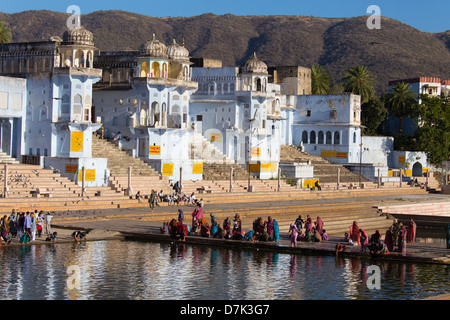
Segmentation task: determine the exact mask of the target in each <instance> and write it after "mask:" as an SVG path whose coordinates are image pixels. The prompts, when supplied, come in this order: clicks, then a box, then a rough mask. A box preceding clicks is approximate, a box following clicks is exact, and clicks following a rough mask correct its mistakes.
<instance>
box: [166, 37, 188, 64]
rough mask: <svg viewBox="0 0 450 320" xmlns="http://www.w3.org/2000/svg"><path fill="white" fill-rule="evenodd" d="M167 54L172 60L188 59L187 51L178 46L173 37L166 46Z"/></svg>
mask: <svg viewBox="0 0 450 320" xmlns="http://www.w3.org/2000/svg"><path fill="white" fill-rule="evenodd" d="M167 55H168V56H169V59H173V60H181V61H188V60H189V51H188V50H187V49H186V48H185V47H183V46H180V45H179V44H178V43H177V42H176V41H175V39H173V43H172V44H171V45H170V46H169V47H168V48H167Z"/></svg>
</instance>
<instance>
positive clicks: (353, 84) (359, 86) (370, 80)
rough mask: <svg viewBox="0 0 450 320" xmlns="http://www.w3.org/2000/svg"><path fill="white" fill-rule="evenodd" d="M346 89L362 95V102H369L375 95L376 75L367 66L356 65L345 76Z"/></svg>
mask: <svg viewBox="0 0 450 320" xmlns="http://www.w3.org/2000/svg"><path fill="white" fill-rule="evenodd" d="M343 84H344V89H345V91H346V92H351V93H354V94H358V95H360V96H361V103H365V102H368V101H369V100H370V98H372V97H373V96H374V95H375V87H374V86H375V76H374V75H373V74H372V72H371V71H370V70H369V69H368V68H367V67H365V66H355V67H353V68H351V69H350V70H348V71H347V74H346V75H345V76H344V78H343Z"/></svg>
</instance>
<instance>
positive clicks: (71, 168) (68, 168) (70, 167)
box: [66, 164, 78, 173]
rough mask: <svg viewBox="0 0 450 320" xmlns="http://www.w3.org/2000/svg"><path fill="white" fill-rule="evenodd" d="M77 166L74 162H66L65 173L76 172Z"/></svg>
mask: <svg viewBox="0 0 450 320" xmlns="http://www.w3.org/2000/svg"><path fill="white" fill-rule="evenodd" d="M77 172H78V166H77V165H76V164H66V173H77Z"/></svg>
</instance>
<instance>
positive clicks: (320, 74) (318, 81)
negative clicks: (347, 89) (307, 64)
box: [311, 65, 331, 94]
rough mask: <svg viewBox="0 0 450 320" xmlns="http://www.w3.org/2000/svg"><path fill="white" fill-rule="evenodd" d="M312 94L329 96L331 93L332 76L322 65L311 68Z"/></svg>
mask: <svg viewBox="0 0 450 320" xmlns="http://www.w3.org/2000/svg"><path fill="white" fill-rule="evenodd" d="M311 91H312V94H328V93H330V91H331V76H330V75H329V74H328V73H327V71H326V70H325V68H324V67H323V66H320V65H314V66H312V67H311Z"/></svg>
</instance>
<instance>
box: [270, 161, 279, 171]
mask: <svg viewBox="0 0 450 320" xmlns="http://www.w3.org/2000/svg"><path fill="white" fill-rule="evenodd" d="M277 171H278V165H277V163H276V162H272V163H271V164H270V172H277Z"/></svg>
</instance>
